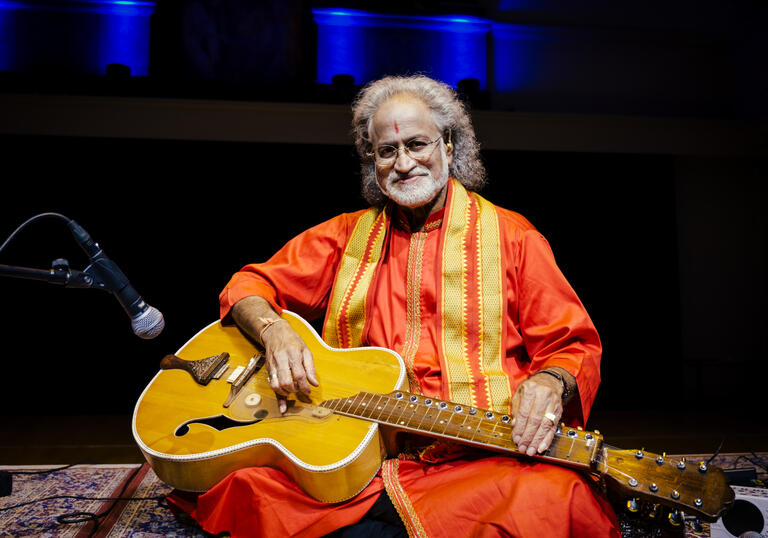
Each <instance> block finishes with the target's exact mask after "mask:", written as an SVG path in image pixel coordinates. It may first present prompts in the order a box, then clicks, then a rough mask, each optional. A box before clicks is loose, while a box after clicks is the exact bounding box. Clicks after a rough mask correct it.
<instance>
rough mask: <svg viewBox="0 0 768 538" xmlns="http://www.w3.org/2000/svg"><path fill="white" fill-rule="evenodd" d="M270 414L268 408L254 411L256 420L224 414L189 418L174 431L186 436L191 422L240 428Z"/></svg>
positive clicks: (223, 428) (176, 434)
mask: <svg viewBox="0 0 768 538" xmlns="http://www.w3.org/2000/svg"><path fill="white" fill-rule="evenodd" d="M268 414H269V412H268V411H267V410H266V409H257V410H256V411H255V412H254V413H253V417H254V420H235V419H232V418H229V417H227V416H224V415H218V416H215V417H207V418H193V419H192V420H188V421H186V422H185V423H183V424H181V425H180V426H179V427H178V428H176V431H175V432H173V434H174V435H175V436H176V437H184V436H185V435H187V434H188V433H189V426H190V424H202V425H204V426H209V427H211V428H213V429H214V430H217V431H222V430H226V429H229V428H239V427H241V426H250V425H251V424H256V423H258V422H261V421H262V420H264V419H265V418H267V415H268Z"/></svg>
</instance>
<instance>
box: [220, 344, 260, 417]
mask: <svg viewBox="0 0 768 538" xmlns="http://www.w3.org/2000/svg"><path fill="white" fill-rule="evenodd" d="M265 362H266V360H265V359H264V355H262V354H260V353H259V354H256V355H254V356H253V357H251V360H249V361H248V365H247V366H238V367H237V368H235V369H234V370H233V371H232V374H230V376H229V377H228V378H227V382H228V383H231V384H232V385H231V386H230V387H229V396H228V397H227V399H226V401H225V402H224V407H229V406H230V405H232V402H233V401H235V398H237V395H238V394H239V393H240V390H241V389H242V388H243V387H244V386H245V384H246V383H248V380H249V379H250V378H251V376H252V375H253V374H255V373H256V372H258V371H259V370H260V369H261V367H262V366H264V363H265Z"/></svg>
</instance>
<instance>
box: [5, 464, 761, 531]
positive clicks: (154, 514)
mask: <svg viewBox="0 0 768 538" xmlns="http://www.w3.org/2000/svg"><path fill="white" fill-rule="evenodd" d="M755 456H758V455H755ZM758 457H759V458H760V460H761V461H762V462H765V461H768V454H765V453H761V454H760V455H759V456H758ZM687 458H688V459H689V460H692V461H698V460H699V459H707V456H701V455H694V454H691V455H687ZM747 458H749V456H747ZM712 463H713V464H716V465H718V466H720V467H721V468H723V469H733V468H736V467H746V466H749V463H750V460H749V459H745V456H743V455H738V454H723V455H720V456H718V458H717V459H716V460H714V461H713V462H712ZM49 469H51V467H50V466H42V465H41V466H0V470H5V471H10V472H12V473H14V474H13V491H12V494H11V495H10V496H6V497H0V536H14V537H32V536H35V537H76V538H84V537H88V536H94V537H128V536H131V537H153V536H158V537H159V536H185V537H207V536H211V535H209V534H207V533H205V532H204V531H202V529H200V528H199V527H198V526H197V525H196V524H195V522H194V521H193V520H192V519H190V518H189V517H188V516H186V515H176V514H174V513H173V512H171V510H170V509H169V508H168V507H167V506H166V505H165V503H164V501H163V498H164V496H165V495H166V494H167V493H169V492H170V491H171V488H170V487H169V486H166V485H165V484H163V483H162V482H161V481H160V480H159V479H158V478H157V476H156V475H155V473H154V472H153V471H152V469H151V468H150V467H149V465H147V464H144V465H76V466H73V467H69V468H66V469H60V470H56V471H53V472H49V473H45V474H21V473H39V472H40V471H44V470H49ZM758 478H762V479H763V480H765V479H766V478H768V477H767V476H766V474H765V472H764V470H762V469H760V470H759V471H758ZM118 496H119V497H122V498H133V499H140V500H134V501H130V502H129V501H125V500H122V501H117V502H115V501H111V500H105V498H108V497H118ZM51 497H54V498H51ZM62 497H63V498H62ZM75 497H79V498H75ZM43 499H47V500H43ZM25 503H29V504H25ZM18 505H22V506H18ZM14 506H18V507H17V508H10V507H14ZM617 508H618V507H617ZM83 513H92V514H97V515H99V517H98V518H97V519H96V521H89V520H84V521H83V520H81V521H79V522H73V523H64V522H61V521H59V520H57V518H60V517H61V516H65V517H66V516H67V515H68V514H69V515H71V514H83ZM619 518H620V522H621V524H622V533H623V535H624V536H625V537H627V538H635V537H638V538H640V537H647V536H651V537H667V536H680V537H688V538H693V537H696V538H707V537H709V535H710V534H709V525H707V524H703V526H702V528H701V529H700V530H698V531H695V530H693V529H692V528H691V526H690V523H687V524H686V526H685V528H684V529H683V528H680V529H677V530H675V531H669V530H664V529H662V530H659V529H658V528H655V527H648V526H647V525H646V523H644V522H642V521H639V520H633V519H631V518H630V517H628V516H627V515H626V514H624V513H621V512H619Z"/></svg>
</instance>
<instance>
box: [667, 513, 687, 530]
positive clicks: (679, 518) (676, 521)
mask: <svg viewBox="0 0 768 538" xmlns="http://www.w3.org/2000/svg"><path fill="white" fill-rule="evenodd" d="M667 520H668V521H669V523H670V524H671V525H673V526H675V527H679V526H680V524H681V523H682V522H683V515H682V513H680V510H672V511H671V512H670V513H669V515H668V516H667Z"/></svg>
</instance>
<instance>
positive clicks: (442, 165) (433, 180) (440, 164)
mask: <svg viewBox="0 0 768 538" xmlns="http://www.w3.org/2000/svg"><path fill="white" fill-rule="evenodd" d="M441 134H442V133H440V131H439V130H438V128H437V126H436V125H435V121H434V119H433V118H432V113H431V112H430V110H429V108H428V107H427V105H425V104H424V103H423V102H422V101H421V100H419V99H416V98H413V97H410V96H395V97H393V98H391V99H390V100H388V101H386V102H385V103H384V104H382V105H381V106H380V107H379V109H378V110H377V111H376V114H374V116H373V122H372V128H371V142H372V143H373V151H374V153H375V152H376V150H377V148H380V147H381V146H385V145H387V146H394V147H396V148H399V151H398V153H397V157H396V158H395V160H394V161H393V162H392V163H388V164H386V165H383V164H380V163H379V162H377V163H376V181H377V183H378V184H379V188H381V190H382V192H383V193H384V194H385V195H386V196H387V197H388V198H390V199H392V200H394V202H395V203H397V204H398V205H400V206H403V207H408V208H411V209H414V208H417V207H421V206H423V205H425V204H427V203H429V202H431V201H432V200H434V199H435V198H436V197H437V196H438V195H439V194H441V193H442V192H443V190H444V189H445V186H446V185H447V183H448V166H449V165H450V163H451V160H452V159H453V155H452V154H446V151H445V146H444V144H443V141H442V140H438V141H437V142H436V143H435V144H433V145H431V146H430V147H429V150H430V151H429V153H428V154H427V155H426V156H424V157H421V158H420V159H419V160H416V159H414V158H412V157H410V156H409V155H408V154H407V153H406V152H405V147H406V146H407V145H409V144H411V145H413V143H414V141H416V142H418V141H433V140H435V139H436V138H439V137H440V135H441Z"/></svg>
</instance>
